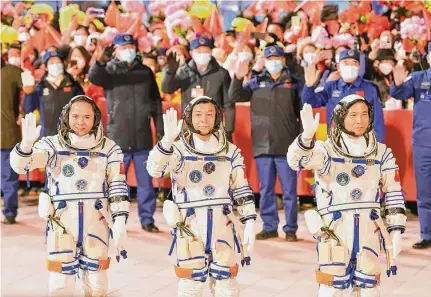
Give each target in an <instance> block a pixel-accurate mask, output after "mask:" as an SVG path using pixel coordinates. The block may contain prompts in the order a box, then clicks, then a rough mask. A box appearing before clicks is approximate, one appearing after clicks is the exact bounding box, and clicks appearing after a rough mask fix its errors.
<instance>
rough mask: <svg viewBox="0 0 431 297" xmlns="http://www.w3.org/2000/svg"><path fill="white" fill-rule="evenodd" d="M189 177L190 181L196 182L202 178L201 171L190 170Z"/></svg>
mask: <svg viewBox="0 0 431 297" xmlns="http://www.w3.org/2000/svg"><path fill="white" fill-rule="evenodd" d="M189 178H190V180H191V182H192V183H195V184H197V183H198V182H200V181H201V180H202V173H201V172H200V171H199V170H193V171H192V172H190V174H189Z"/></svg>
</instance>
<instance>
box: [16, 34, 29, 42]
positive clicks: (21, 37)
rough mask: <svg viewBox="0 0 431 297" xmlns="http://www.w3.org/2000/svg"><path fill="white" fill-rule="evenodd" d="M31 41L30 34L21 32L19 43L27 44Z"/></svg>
mask: <svg viewBox="0 0 431 297" xmlns="http://www.w3.org/2000/svg"><path fill="white" fill-rule="evenodd" d="M29 39H30V34H28V33H27V32H21V33H19V35H18V41H21V42H25V41H27V40H29Z"/></svg>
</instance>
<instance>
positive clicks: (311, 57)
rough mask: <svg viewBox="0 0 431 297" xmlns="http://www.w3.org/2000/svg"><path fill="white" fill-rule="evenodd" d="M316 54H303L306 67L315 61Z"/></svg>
mask: <svg viewBox="0 0 431 297" xmlns="http://www.w3.org/2000/svg"><path fill="white" fill-rule="evenodd" d="M316 56H317V55H316V53H307V54H304V61H305V63H307V64H308V65H310V64H312V63H313V61H314V59H316Z"/></svg>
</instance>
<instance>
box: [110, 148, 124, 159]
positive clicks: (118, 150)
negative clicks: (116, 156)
mask: <svg viewBox="0 0 431 297" xmlns="http://www.w3.org/2000/svg"><path fill="white" fill-rule="evenodd" d="M115 152H120V153H122V150H121V148H117V149H116V150H114V151H112V152H111V153H109V154H108V155H107V158H109V157H110V156H112V154H113V153H115Z"/></svg>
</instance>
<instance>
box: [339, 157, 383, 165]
mask: <svg viewBox="0 0 431 297" xmlns="http://www.w3.org/2000/svg"><path fill="white" fill-rule="evenodd" d="M331 160H332V161H334V162H337V163H346V159H344V158H335V157H331ZM348 160H352V162H351V163H353V164H367V163H368V162H370V161H373V162H374V163H375V164H381V162H380V161H379V160H374V159H348ZM349 163H350V161H349Z"/></svg>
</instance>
